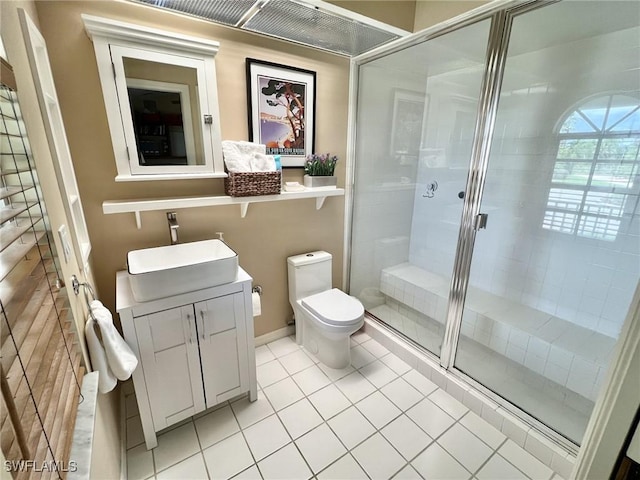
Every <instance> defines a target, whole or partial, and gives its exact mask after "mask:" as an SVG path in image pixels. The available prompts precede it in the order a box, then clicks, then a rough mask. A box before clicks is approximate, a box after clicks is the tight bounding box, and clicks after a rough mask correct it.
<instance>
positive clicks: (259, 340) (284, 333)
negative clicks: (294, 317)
mask: <svg viewBox="0 0 640 480" xmlns="http://www.w3.org/2000/svg"><path fill="white" fill-rule="evenodd" d="M294 333H296V327H295V325H287V326H286V327H284V328H280V329H278V330H274V331H273V332H269V333H265V334H264V335H260V336H259V337H256V338H255V340H256V347H259V346H260V345H264V344H265V343H269V342H273V341H275V340H278V339H280V338H284V337H288V336H289V335H293V334H294Z"/></svg>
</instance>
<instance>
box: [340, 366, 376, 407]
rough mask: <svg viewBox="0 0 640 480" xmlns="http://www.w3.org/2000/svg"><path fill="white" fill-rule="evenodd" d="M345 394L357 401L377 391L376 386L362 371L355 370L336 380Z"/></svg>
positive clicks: (354, 401) (352, 400)
mask: <svg viewBox="0 0 640 480" xmlns="http://www.w3.org/2000/svg"><path fill="white" fill-rule="evenodd" d="M335 385H336V387H338V388H339V389H340V390H341V391H342V393H344V394H345V396H346V397H347V398H348V399H349V400H351V402H353V403H356V402H358V401H359V400H362V399H363V398H364V397H366V396H367V395H369V394H370V393H372V392H374V391H375V389H376V388H375V387H374V386H373V385H371V383H370V382H369V381H368V380H367V379H366V378H364V377H363V376H362V375H361V374H360V372H353V373H350V374H349V375H347V376H346V377H344V378H341V379H340V380H338V381H337V382H335Z"/></svg>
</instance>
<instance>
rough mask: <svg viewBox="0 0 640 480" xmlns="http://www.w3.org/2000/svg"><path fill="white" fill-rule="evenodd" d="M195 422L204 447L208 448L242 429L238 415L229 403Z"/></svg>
mask: <svg viewBox="0 0 640 480" xmlns="http://www.w3.org/2000/svg"><path fill="white" fill-rule="evenodd" d="M193 423H195V425H196V431H197V432H198V439H200V445H201V446H202V448H207V447H209V446H211V445H213V444H214V443H216V442H219V441H220V440H222V439H223V438H227V437H229V436H231V435H233V434H234V433H236V432H239V431H240V427H238V422H236V417H235V416H234V415H233V411H232V410H231V407H230V406H228V405H227V406H226V407H224V408H221V409H219V410H214V411H213V412H211V413H208V414H206V415H205V416H204V417H200V418H198V419H197V420H195V421H194V422H193Z"/></svg>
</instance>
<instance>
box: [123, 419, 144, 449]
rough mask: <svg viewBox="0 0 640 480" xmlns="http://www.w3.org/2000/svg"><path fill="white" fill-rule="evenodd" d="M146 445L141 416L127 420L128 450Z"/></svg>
mask: <svg viewBox="0 0 640 480" xmlns="http://www.w3.org/2000/svg"><path fill="white" fill-rule="evenodd" d="M141 443H144V433H143V431H142V422H141V421H140V415H136V416H134V417H131V418H127V449H129V448H133V447H136V446H138V445H140V444H141Z"/></svg>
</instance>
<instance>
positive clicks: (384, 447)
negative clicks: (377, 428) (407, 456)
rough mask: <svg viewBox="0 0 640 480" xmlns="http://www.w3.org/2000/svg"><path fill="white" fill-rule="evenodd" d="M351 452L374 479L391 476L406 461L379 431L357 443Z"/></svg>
mask: <svg viewBox="0 0 640 480" xmlns="http://www.w3.org/2000/svg"><path fill="white" fill-rule="evenodd" d="M351 454H352V455H353V456H354V458H355V459H356V460H357V461H358V463H359V464H360V465H361V466H362V468H363V469H364V471H365V472H367V474H368V475H369V476H370V477H371V478H375V479H383V478H391V477H392V476H393V475H394V474H395V473H396V472H398V471H399V470H400V469H401V468H402V467H403V466H404V465H405V463H406V461H405V460H404V458H402V456H401V455H400V454H399V453H398V452H396V451H395V450H394V448H393V447H392V446H391V444H390V443H389V442H387V441H386V440H385V439H384V437H383V436H382V435H380V434H379V433H376V434H375V435H373V436H372V437H371V438H369V439H367V440H365V441H364V442H363V443H361V444H360V445H358V446H357V447H356V448H354V449H353V450H352V451H351Z"/></svg>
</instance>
